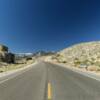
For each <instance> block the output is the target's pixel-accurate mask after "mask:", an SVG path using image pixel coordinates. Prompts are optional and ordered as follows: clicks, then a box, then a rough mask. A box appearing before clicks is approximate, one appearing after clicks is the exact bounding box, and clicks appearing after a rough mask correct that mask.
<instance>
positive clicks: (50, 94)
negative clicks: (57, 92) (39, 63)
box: [47, 82, 52, 100]
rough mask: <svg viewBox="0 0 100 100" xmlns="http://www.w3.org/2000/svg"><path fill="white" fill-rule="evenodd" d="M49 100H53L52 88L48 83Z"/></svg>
mask: <svg viewBox="0 0 100 100" xmlns="http://www.w3.org/2000/svg"><path fill="white" fill-rule="evenodd" d="M47 95H48V100H51V99H52V88H51V83H50V82H48V94H47Z"/></svg>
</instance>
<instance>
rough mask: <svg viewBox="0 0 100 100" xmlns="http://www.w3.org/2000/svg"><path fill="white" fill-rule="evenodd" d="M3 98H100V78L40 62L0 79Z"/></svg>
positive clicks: (50, 99) (92, 99) (1, 99)
mask: <svg viewBox="0 0 100 100" xmlns="http://www.w3.org/2000/svg"><path fill="white" fill-rule="evenodd" d="M0 100H100V82H99V81H96V80H94V79H92V78H89V77H86V76H83V75H81V74H78V73H76V72H73V71H71V70H69V69H67V68H63V67H61V66H58V65H55V64H50V63H44V62H40V63H38V64H37V65H35V66H33V67H32V68H30V69H29V70H27V71H25V72H24V73H22V74H20V75H16V76H15V77H14V78H11V79H10V78H9V80H7V81H4V82H1V83H0Z"/></svg>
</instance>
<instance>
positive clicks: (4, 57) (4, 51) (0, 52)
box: [0, 45, 15, 63]
mask: <svg viewBox="0 0 100 100" xmlns="http://www.w3.org/2000/svg"><path fill="white" fill-rule="evenodd" d="M14 60H15V55H14V54H13V53H9V50H8V47H7V46H4V45H0V62H5V63H14Z"/></svg>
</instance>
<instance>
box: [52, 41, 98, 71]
mask: <svg viewBox="0 0 100 100" xmlns="http://www.w3.org/2000/svg"><path fill="white" fill-rule="evenodd" d="M53 58H55V59H56V60H57V61H58V62H61V63H66V64H69V65H71V66H75V67H80V68H86V69H87V70H91V71H100V41H96V42H86V43H80V44H76V45H73V46H71V47H68V48H66V49H63V50H61V51H60V52H58V53H57V54H56V55H55V56H53Z"/></svg>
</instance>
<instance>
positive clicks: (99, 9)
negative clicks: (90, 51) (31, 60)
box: [0, 0, 100, 52]
mask: <svg viewBox="0 0 100 100" xmlns="http://www.w3.org/2000/svg"><path fill="white" fill-rule="evenodd" d="M96 40H100V1H99V0H0V43H1V44H6V45H7V46H9V48H10V50H11V51H13V52H35V51H38V50H48V51H49V50H53V51H57V50H61V49H63V48H66V47H67V46H70V45H72V44H75V43H79V42H85V41H96Z"/></svg>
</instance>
